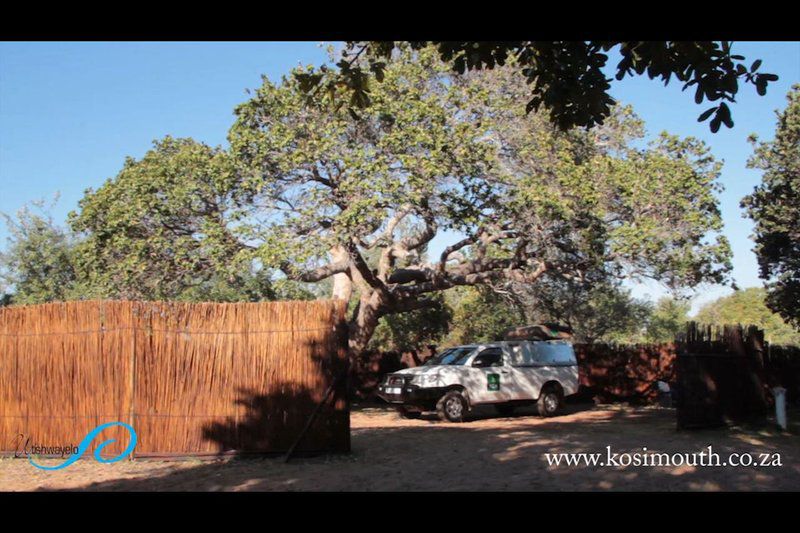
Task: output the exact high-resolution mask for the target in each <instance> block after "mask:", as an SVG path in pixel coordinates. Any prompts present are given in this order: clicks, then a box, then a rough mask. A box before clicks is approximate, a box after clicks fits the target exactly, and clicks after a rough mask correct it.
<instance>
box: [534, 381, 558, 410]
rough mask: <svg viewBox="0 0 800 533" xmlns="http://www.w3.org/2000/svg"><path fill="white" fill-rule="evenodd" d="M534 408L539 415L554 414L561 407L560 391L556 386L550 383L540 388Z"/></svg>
mask: <svg viewBox="0 0 800 533" xmlns="http://www.w3.org/2000/svg"><path fill="white" fill-rule="evenodd" d="M536 408H537V409H538V411H539V414H540V415H541V416H555V415H556V413H558V410H559V409H560V408H561V391H560V390H559V388H558V387H556V386H553V385H550V386H547V387H545V388H543V389H542V391H541V392H540V393H539V399H538V400H537V401H536Z"/></svg>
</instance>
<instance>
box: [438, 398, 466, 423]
mask: <svg viewBox="0 0 800 533" xmlns="http://www.w3.org/2000/svg"><path fill="white" fill-rule="evenodd" d="M436 413H437V414H438V415H439V418H440V419H442V420H444V421H446V422H463V421H464V415H465V414H466V413H467V400H466V399H465V398H464V395H463V394H461V392H460V391H457V390H451V391H450V392H448V393H447V394H445V395H444V396H442V397H441V398H440V399H439V401H438V402H436Z"/></svg>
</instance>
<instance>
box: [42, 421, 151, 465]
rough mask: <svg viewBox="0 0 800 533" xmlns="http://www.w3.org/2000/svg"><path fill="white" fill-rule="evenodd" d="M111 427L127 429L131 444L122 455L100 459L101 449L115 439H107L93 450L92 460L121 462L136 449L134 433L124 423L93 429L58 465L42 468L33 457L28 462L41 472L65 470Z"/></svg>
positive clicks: (104, 425) (130, 427)
mask: <svg viewBox="0 0 800 533" xmlns="http://www.w3.org/2000/svg"><path fill="white" fill-rule="evenodd" d="M113 426H122V427H124V428H125V429H127V430H128V433H130V435H131V442H130V443H129V444H128V447H127V448H125V450H124V451H123V452H122V453H120V454H119V455H117V456H115V457H111V458H109V459H106V458H104V457H102V456H101V455H100V452H101V451H103V448H105V447H106V446H108V445H109V444H111V443H113V442H116V440H117V439H108V440H106V441H103V442H101V443H100V445H99V446H98V447H97V448H95V450H94V458H95V459H96V460H97V461H99V462H101V463H116V462H117V461H121V460H122V459H125V457H126V456H127V455H128V454H130V453H131V452H132V451H133V449H134V448H135V447H136V431H135V430H134V429H133V426H131V425H129V424H125V423H124V422H109V423H107V424H102V425H100V426H97V427H96V428H94V429H93V430H92V431H91V432H89V434H88V435H86V436H85V437H84V438H83V440H82V441H81V443H80V444H79V445H78V451H77V453H75V454H72V455H70V457H69V458H68V459H67V460H66V461H64V462H63V463H61V464H60V465H56V466H43V465H40V464H36V463H35V462H34V460H33V457H30V456H28V461H29V462H30V463H31V464H32V465H33V466H35V467H36V468H41V469H42V470H61V469H62V468H66V467H68V466H69V465H71V464H72V463H74V462H75V461H77V460H78V459H80V458H81V456H82V455H83V453H84V452H85V451H86V450H87V449H88V448H89V445H90V444H91V443H92V441H93V440H94V438H95V437H97V435H99V434H100V432H101V431H103V430H104V429H106V428H110V427H113Z"/></svg>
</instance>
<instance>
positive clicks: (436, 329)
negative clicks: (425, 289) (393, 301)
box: [370, 295, 453, 351]
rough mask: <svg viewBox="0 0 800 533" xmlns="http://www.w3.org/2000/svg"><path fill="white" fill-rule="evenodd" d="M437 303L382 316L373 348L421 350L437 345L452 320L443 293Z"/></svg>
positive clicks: (373, 337)
mask: <svg viewBox="0 0 800 533" xmlns="http://www.w3.org/2000/svg"><path fill="white" fill-rule="evenodd" d="M436 302H437V303H438V305H436V306H434V307H426V308H424V309H415V310H413V311H409V312H407V313H399V314H393V315H387V316H384V317H381V320H380V323H379V324H378V327H377V328H375V333H374V335H373V336H372V339H371V340H370V348H372V349H375V350H381V351H405V350H411V349H416V350H419V349H421V348H423V347H425V346H427V345H429V344H438V343H439V342H440V340H441V338H442V337H443V336H444V335H445V334H446V333H447V332H448V330H449V329H450V327H451V324H452V323H453V311H452V309H451V308H450V306H448V305H446V304H445V299H444V298H442V297H441V295H436Z"/></svg>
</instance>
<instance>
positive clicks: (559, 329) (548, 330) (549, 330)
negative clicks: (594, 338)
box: [503, 322, 572, 341]
mask: <svg viewBox="0 0 800 533" xmlns="http://www.w3.org/2000/svg"><path fill="white" fill-rule="evenodd" d="M571 338H572V329H571V328H569V327H567V326H562V325H560V324H554V323H549V322H548V323H544V324H533V325H529V326H519V327H516V328H511V329H508V330H506V331H505V332H504V333H503V340H507V341H523V340H525V341H537V340H538V341H546V340H553V339H571Z"/></svg>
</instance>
